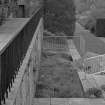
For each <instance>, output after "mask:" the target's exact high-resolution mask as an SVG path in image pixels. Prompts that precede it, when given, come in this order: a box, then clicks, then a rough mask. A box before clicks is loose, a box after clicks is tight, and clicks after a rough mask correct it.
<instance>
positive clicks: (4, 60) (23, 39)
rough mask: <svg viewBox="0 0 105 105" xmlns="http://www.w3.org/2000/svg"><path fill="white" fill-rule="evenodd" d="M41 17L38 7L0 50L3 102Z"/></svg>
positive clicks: (0, 79) (1, 99)
mask: <svg viewBox="0 0 105 105" xmlns="http://www.w3.org/2000/svg"><path fill="white" fill-rule="evenodd" d="M41 17H42V9H38V11H37V12H36V13H35V14H34V15H33V16H32V17H31V18H30V20H29V21H28V22H27V24H26V25H25V26H24V27H23V28H22V29H21V31H20V32H19V33H17V35H16V36H15V37H14V38H13V39H12V40H11V41H10V42H9V43H8V44H7V45H6V46H5V48H3V51H1V52H0V76H1V78H0V102H1V101H4V102H5V98H7V97H8V93H9V92H10V91H11V87H12V84H13V83H14V79H15V78H16V75H17V74H18V71H19V68H20V65H21V64H22V61H23V59H24V57H25V55H26V52H27V49H28V47H29V45H30V43H31V40H32V38H33V35H34V33H35V30H36V28H37V26H38V23H39V21H40V18H41ZM37 39H38V38H37ZM36 43H37V42H36ZM37 44H38V43H37ZM38 49H39V48H38Z"/></svg>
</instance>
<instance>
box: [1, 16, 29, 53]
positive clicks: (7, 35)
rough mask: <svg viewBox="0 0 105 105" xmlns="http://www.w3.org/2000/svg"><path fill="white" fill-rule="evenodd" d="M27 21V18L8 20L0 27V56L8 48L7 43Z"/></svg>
mask: <svg viewBox="0 0 105 105" xmlns="http://www.w3.org/2000/svg"><path fill="white" fill-rule="evenodd" d="M28 21H29V18H14V19H8V20H7V21H6V23H5V24H3V25H2V26H0V54H1V53H2V52H3V51H4V50H5V49H6V47H8V45H9V43H11V41H12V40H13V39H14V38H15V37H16V36H17V33H19V32H20V31H21V29H22V27H23V26H25V24H27V22H28Z"/></svg>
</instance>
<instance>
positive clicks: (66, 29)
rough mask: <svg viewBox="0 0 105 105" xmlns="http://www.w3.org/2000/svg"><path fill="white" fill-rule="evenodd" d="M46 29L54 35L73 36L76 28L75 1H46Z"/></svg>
mask: <svg viewBox="0 0 105 105" xmlns="http://www.w3.org/2000/svg"><path fill="white" fill-rule="evenodd" d="M44 27H45V29H47V30H48V31H51V32H53V33H56V32H60V33H61V32H63V33H65V34H66V35H68V36H69V35H70V36H72V35H73V32H74V28H75V6H74V2H73V0H44Z"/></svg>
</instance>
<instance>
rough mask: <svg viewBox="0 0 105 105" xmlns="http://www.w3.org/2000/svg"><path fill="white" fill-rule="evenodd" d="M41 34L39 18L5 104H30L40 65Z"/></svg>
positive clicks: (41, 28)
mask: <svg viewBox="0 0 105 105" xmlns="http://www.w3.org/2000/svg"><path fill="white" fill-rule="evenodd" d="M42 35H43V20H42V19H41V20H40V22H39V25H38V27H37V29H36V32H35V34H34V37H33V39H32V41H31V44H30V46H29V48H28V51H27V54H26V56H25V58H24V60H23V63H22V65H21V67H20V69H19V73H18V75H17V77H16V79H15V82H14V84H13V87H12V89H11V92H10V93H9V97H8V99H6V103H5V105H32V100H33V97H34V94H35V87H36V86H35V84H36V82H37V77H38V70H39V67H40V56H41V40H42ZM3 105H4V104H3Z"/></svg>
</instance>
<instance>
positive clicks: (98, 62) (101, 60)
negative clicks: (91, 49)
mask: <svg viewBox="0 0 105 105" xmlns="http://www.w3.org/2000/svg"><path fill="white" fill-rule="evenodd" d="M83 66H84V71H85V72H86V73H89V74H92V73H97V72H101V71H104V70H105V54H104V55H99V56H95V57H91V58H87V59H84V62H83Z"/></svg>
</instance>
